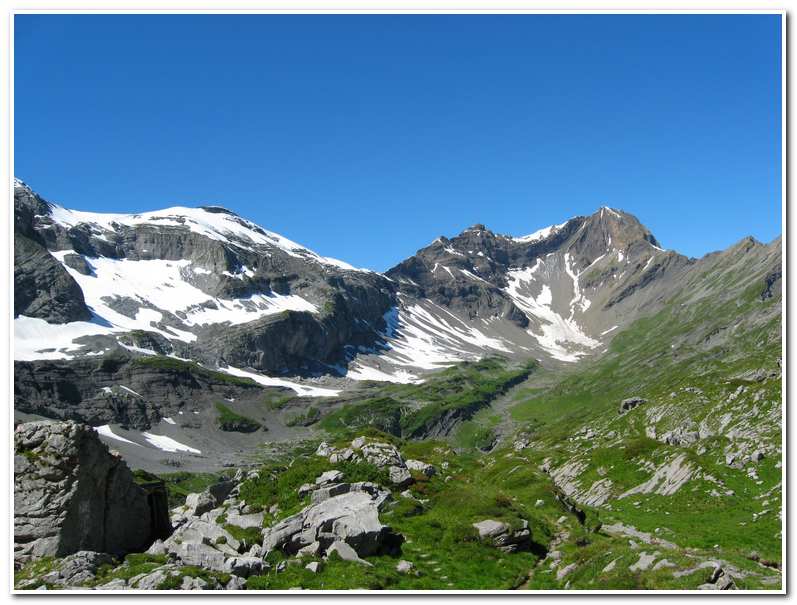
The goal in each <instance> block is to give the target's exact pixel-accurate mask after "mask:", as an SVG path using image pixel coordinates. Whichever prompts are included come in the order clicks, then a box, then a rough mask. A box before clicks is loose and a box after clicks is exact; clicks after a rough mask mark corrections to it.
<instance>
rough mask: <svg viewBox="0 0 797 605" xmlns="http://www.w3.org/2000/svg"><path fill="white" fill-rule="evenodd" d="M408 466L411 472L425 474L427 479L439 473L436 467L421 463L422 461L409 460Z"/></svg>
mask: <svg viewBox="0 0 797 605" xmlns="http://www.w3.org/2000/svg"><path fill="white" fill-rule="evenodd" d="M406 465H407V468H408V469H410V470H411V471H417V472H419V473H423V474H424V475H426V476H427V477H432V476H434V475H435V474H436V473H437V469H435V467H433V466H432V465H431V464H429V463H427V462H421V461H420V460H407V461H406Z"/></svg>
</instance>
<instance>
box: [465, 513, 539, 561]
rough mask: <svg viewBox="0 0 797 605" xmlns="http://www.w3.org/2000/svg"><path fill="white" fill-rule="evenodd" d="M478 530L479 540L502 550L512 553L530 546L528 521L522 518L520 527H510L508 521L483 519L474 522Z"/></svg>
mask: <svg viewBox="0 0 797 605" xmlns="http://www.w3.org/2000/svg"><path fill="white" fill-rule="evenodd" d="M473 527H474V528H475V529H476V531H478V532H479V540H481V541H482V542H486V543H488V544H491V545H493V546H495V547H496V548H498V549H499V550H501V551H503V552H508V553H513V552H518V551H521V550H528V549H529V548H530V547H531V530H530V529H529V524H528V521H526V520H525V519H524V520H523V522H522V524H521V527H520V528H518V529H514V530H513V529H512V528H511V527H510V526H509V524H508V523H504V522H503V521H495V520H494V519H485V520H484V521H479V522H478V523H474V524H473Z"/></svg>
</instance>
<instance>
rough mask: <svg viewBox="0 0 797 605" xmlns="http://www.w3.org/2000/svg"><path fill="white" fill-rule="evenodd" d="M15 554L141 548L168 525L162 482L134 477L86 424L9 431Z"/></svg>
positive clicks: (30, 425)
mask: <svg viewBox="0 0 797 605" xmlns="http://www.w3.org/2000/svg"><path fill="white" fill-rule="evenodd" d="M14 513H15V514H14V558H15V561H18V562H24V561H25V560H27V559H30V558H38V557H43V556H65V555H69V554H71V553H75V552H78V551H83V550H89V551H97V552H105V553H111V554H114V555H123V554H126V553H128V552H134V551H142V550H145V549H146V548H147V547H148V546H149V545H150V544H151V543H152V542H153V541H154V540H155V539H157V538H162V537H165V536H167V535H168V534H169V532H170V531H171V525H170V523H169V518H168V509H167V504H166V492H165V489H164V488H163V484H162V483H155V484H150V485H148V486H141V485H138V484H137V483H136V482H135V481H134V479H133V475H132V473H131V472H130V469H129V468H128V467H127V465H126V464H125V463H124V461H122V460H121V458H119V457H118V456H115V455H113V454H111V453H110V452H109V451H108V448H107V446H106V445H104V444H103V443H102V442H101V441H100V439H99V438H98V436H97V433H96V432H95V431H94V430H93V429H92V428H91V427H88V426H85V425H81V424H77V423H75V422H50V421H43V422H29V423H25V424H20V425H19V426H17V428H16V430H15V431H14Z"/></svg>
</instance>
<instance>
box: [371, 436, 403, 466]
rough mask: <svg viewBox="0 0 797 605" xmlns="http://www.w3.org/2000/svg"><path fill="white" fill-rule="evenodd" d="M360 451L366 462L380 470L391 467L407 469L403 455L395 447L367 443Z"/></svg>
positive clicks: (378, 443) (387, 444) (385, 444)
mask: <svg viewBox="0 0 797 605" xmlns="http://www.w3.org/2000/svg"><path fill="white" fill-rule="evenodd" d="M360 451H361V452H362V455H363V457H364V458H365V459H366V461H368V462H370V463H371V464H373V465H374V466H376V467H378V468H386V467H389V466H398V467H400V468H406V465H405V464H404V460H403V459H402V457H401V453H400V452H399V451H398V449H396V447H395V446H393V445H390V444H389V443H380V442H376V443H367V444H365V445H363V446H362V449H361V450H360Z"/></svg>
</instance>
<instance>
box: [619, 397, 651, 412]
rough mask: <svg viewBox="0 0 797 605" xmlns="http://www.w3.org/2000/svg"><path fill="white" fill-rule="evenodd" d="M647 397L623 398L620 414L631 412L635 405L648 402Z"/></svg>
mask: <svg viewBox="0 0 797 605" xmlns="http://www.w3.org/2000/svg"><path fill="white" fill-rule="evenodd" d="M647 402H648V400H647V399H642V397H629V398H628V399H623V400H622V401H621V402H620V415H622V414H625V413H627V412H630V411H631V410H633V409H634V408H635V407H638V406H640V405H642V404H643V403H647Z"/></svg>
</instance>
